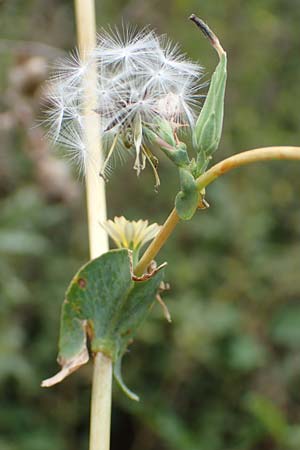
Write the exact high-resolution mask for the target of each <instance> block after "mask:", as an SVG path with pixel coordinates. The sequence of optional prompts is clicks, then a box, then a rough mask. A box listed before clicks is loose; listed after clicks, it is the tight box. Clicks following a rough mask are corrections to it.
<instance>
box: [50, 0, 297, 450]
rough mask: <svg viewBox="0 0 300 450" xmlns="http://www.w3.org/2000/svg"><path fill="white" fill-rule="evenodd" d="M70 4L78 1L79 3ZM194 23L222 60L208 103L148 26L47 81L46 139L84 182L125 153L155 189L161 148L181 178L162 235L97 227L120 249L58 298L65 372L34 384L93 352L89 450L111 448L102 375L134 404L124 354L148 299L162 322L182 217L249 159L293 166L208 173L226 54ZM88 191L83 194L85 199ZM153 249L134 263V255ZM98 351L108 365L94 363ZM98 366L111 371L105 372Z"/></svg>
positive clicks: (242, 157) (223, 166)
mask: <svg viewBox="0 0 300 450" xmlns="http://www.w3.org/2000/svg"><path fill="white" fill-rule="evenodd" d="M78 4H81V5H83V3H82V2H80V0H78ZM81 11H82V12H83V10H81ZM80 17H81V16H80ZM190 19H191V20H192V21H193V22H194V23H195V24H196V25H197V27H199V28H200V30H201V31H202V32H203V33H204V35H205V36H206V37H207V38H208V40H209V42H210V43H211V45H212V46H213V48H214V49H215V50H216V51H217V53H218V57H219V63H218V65H217V67H216V69H215V72H214V73H213V75H212V77H211V81H210V84H209V88H208V92H207V95H206V97H205V98H204V99H203V95H202V91H203V87H204V85H203V82H202V74H203V69H202V67H201V66H199V65H198V64H197V63H195V62H192V61H190V60H189V59H188V58H187V57H186V56H185V55H183V54H182V53H181V52H180V50H179V47H178V46H177V45H173V44H172V43H171V42H170V41H169V40H168V39H167V38H166V37H165V36H157V35H156V33H154V32H153V31H152V30H151V29H149V28H145V29H143V30H141V31H137V30H136V29H128V28H126V27H123V29H122V30H120V31H119V30H117V29H110V30H108V31H105V30H102V31H101V32H100V34H99V36H98V40H97V42H96V43H95V45H93V46H89V47H88V48H85V49H84V50H82V49H81V53H80V54H76V53H75V54H74V55H73V56H72V57H70V58H69V59H67V60H64V61H60V62H59V63H58V70H57V71H56V74H55V76H54V77H53V79H52V82H51V88H50V93H51V95H50V98H49V103H50V108H49V114H48V119H47V121H48V123H49V125H50V126H49V135H50V136H51V137H52V138H53V140H54V141H55V142H57V143H58V144H60V145H63V146H64V147H65V148H66V149H67V152H68V153H69V155H70V156H71V158H72V159H74V160H75V161H76V162H77V163H78V164H79V165H80V167H81V168H82V169H83V170H84V171H85V172H86V177H87V179H89V177H92V178H93V177H94V178H93V179H95V176H96V177H97V178H98V179H100V178H102V181H101V183H103V180H107V178H108V176H109V174H110V171H111V170H112V167H113V160H114V159H115V158H116V157H117V156H118V157H119V158H121V159H123V158H124V157H125V156H127V155H130V154H131V155H133V157H134V163H133V167H134V169H135V171H136V172H137V174H138V175H140V174H141V172H142V171H143V169H144V168H145V165H146V164H149V165H150V167H151V168H152V170H153V173H154V178H155V188H156V189H158V187H159V184H160V180H159V175H158V171H159V168H158V164H159V157H160V154H161V152H162V153H164V154H165V155H166V156H167V157H168V158H169V159H170V161H171V163H172V164H173V165H174V166H175V169H176V171H177V172H178V175H179V181H180V191H179V192H178V193H177V194H176V195H175V208H174V210H173V211H172V212H171V214H170V215H169V217H168V218H167V220H166V222H165V224H164V225H163V226H161V227H160V226H158V225H157V224H151V225H149V224H148V221H143V220H138V221H128V220H126V219H125V218H124V217H116V218H115V219H114V220H113V221H112V220H102V221H100V220H98V221H97V223H96V228H95V230H96V231H95V230H94V231H92V232H93V233H96V234H97V233H98V232H99V233H100V230H101V229H102V230H104V231H105V232H106V233H107V234H108V235H109V236H110V237H111V239H112V240H113V241H114V243H115V245H116V246H117V249H116V250H110V251H105V252H99V251H97V249H96V252H94V253H93V252H92V255H95V253H96V255H97V257H96V258H93V259H92V260H91V261H90V262H88V263H87V264H86V265H85V266H83V267H82V268H81V269H79V271H78V272H77V274H76V275H75V276H74V278H73V280H72V281H71V283H70V285H69V288H68V290H67V292H66V296H65V300H64V303H63V307H62V315H61V329H60V339H59V356H58V362H59V363H60V365H61V366H62V369H61V371H60V372H59V373H58V374H57V375H55V376H54V377H52V378H50V379H48V380H45V381H44V382H43V384H42V385H43V386H52V385H53V384H55V383H58V382H60V381H62V380H63V379H64V378H65V377H66V376H67V375H69V374H70V373H71V372H73V371H75V370H76V369H78V368H79V367H80V366H81V365H82V364H85V363H86V362H87V361H88V359H89V353H91V354H92V355H93V357H94V361H95V371H94V387H93V394H92V414H91V442H90V445H91V446H90V448H91V449H93V450H107V449H108V448H109V416H110V399H109V397H110V389H111V384H110V381H109V379H110V377H111V372H110V369H109V367H111V366H112V365H113V367H114V369H113V372H114V375H115V379H116V380H117V382H118V383H119V385H120V386H121V388H122V389H123V390H124V391H125V393H126V394H127V395H128V396H129V397H130V398H131V399H134V400H138V397H137V395H136V394H134V393H133V392H131V391H130V390H129V389H128V388H127V387H126V385H125V384H124V382H123V379H122V375H121V361H122V357H123V355H124V353H125V352H126V351H127V348H128V346H129V344H130V343H131V342H132V339H133V337H134V335H135V333H136V330H137V328H138V327H139V326H140V325H141V324H142V322H143V321H144V320H145V318H146V316H147V315H148V313H149V311H150V310H151V307H152V305H153V303H154V302H155V301H158V302H159V303H160V305H161V306H162V309H163V313H164V315H165V316H166V318H167V320H169V321H170V314H169V311H168V309H167V307H166V305H165V304H164V302H163V300H162V298H161V295H160V294H161V293H162V292H163V291H164V290H165V289H167V288H168V285H167V284H166V283H165V282H164V276H165V268H164V266H165V264H162V265H160V266H157V264H156V263H155V262H154V258H155V257H156V255H157V254H158V252H159V250H160V249H161V247H162V246H163V245H164V243H165V242H166V241H167V239H168V238H169V237H170V235H171V233H172V231H173V229H174V228H175V226H176V224H177V223H178V222H179V221H180V220H190V219H191V218H192V217H193V215H194V214H195V213H196V211H197V209H200V210H201V209H204V208H206V207H207V206H208V204H207V202H206V200H205V188H206V186H208V185H209V184H210V183H211V182H212V181H214V180H215V179H216V178H218V177H219V176H220V175H222V174H224V173H226V172H227V171H229V170H231V169H233V168H235V167H238V166H241V165H244V164H248V163H251V162H256V161H263V160H270V159H299V160H300V149H299V148H298V147H269V148H264V149H255V150H251V151H247V152H243V153H240V154H237V155H234V156H232V157H231V158H228V159H226V160H224V161H221V162H220V163H218V164H216V165H215V166H213V167H211V168H209V164H210V162H211V160H212V156H213V153H214V152H215V151H216V150H217V148H218V146H219V142H220V139H221V134H222V127H223V115H224V97H225V88H226V78H227V57H226V52H225V51H224V50H223V48H222V46H221V44H220V42H219V40H218V38H217V37H216V35H215V34H214V33H213V32H212V31H211V30H210V28H209V27H208V26H207V25H206V24H205V23H204V22H203V21H202V20H201V19H199V18H198V17H196V16H195V15H192V16H191V17H190ZM79 20H80V19H79ZM79 34H80V33H79ZM81 44H82V41H81ZM91 74H92V76H91ZM91 84H92V86H93V89H90V86H91ZM90 122H93V124H94V125H95V124H96V131H97V132H96V133H95V132H93V131H91V128H90ZM91 136H92V139H91ZM97 136H98V137H99V140H101V142H102V146H103V150H104V151H105V154H106V156H105V158H103V159H102V161H101V164H99V159H98V156H97V155H98V153H97V152H96V153H95V152H91V151H90V149H91V142H92V144H93V145H94V144H95V142H96V144H97ZM188 142H191V144H190V146H189V149H188V148H187V143H188ZM98 150H99V149H98ZM98 150H97V151H98ZM99 151H100V150H99ZM88 186H89V185H88ZM94 186H96V185H94ZM94 194H95V193H94V191H92V190H91V189H90V188H89V187H88V197H90V198H91V197H92V196H93V195H94ZM95 195H96V194H95ZM91 204H92V203H91ZM97 214H98V211H96V216H97ZM91 217H95V215H94V216H91ZM93 220H94V219H93ZM97 227H98V228H97ZM149 241H152V242H151V244H150V245H149V246H148V248H147V250H146V251H145V252H144V254H143V255H142V256H141V255H140V250H141V248H142V247H143V245H144V244H146V243H147V242H149ZM100 253H102V254H100ZM87 340H89V349H90V350H89V351H88V346H87ZM99 355H102V356H103V357H104V359H102V360H98V359H97V358H98V356H99ZM99 361H100V363H99ZM101 364H104V365H105V364H107V367H108V370H107V371H106V372H105V371H104V370H102V366H101ZM103 367H104V366H103Z"/></svg>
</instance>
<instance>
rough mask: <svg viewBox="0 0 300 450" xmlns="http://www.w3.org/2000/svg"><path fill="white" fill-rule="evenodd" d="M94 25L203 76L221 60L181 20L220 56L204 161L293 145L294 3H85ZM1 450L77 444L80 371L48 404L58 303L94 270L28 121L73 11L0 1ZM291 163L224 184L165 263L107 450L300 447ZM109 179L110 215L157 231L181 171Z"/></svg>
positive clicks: (77, 194)
mask: <svg viewBox="0 0 300 450" xmlns="http://www.w3.org/2000/svg"><path fill="white" fill-rule="evenodd" d="M96 3H97V16H98V25H99V26H102V25H107V24H115V23H120V22H121V20H122V18H123V19H124V21H125V22H130V23H133V24H137V25H139V26H144V25H145V24H151V25H152V26H153V27H154V28H156V29H157V30H158V32H160V33H167V34H168V35H169V36H170V37H171V38H172V39H174V40H175V41H179V42H180V43H181V45H182V48H183V50H184V51H186V52H187V53H188V54H189V55H190V56H191V57H192V58H194V59H196V60H199V61H200V62H201V63H202V64H203V65H204V66H205V68H206V79H207V80H208V79H209V76H210V74H211V72H212V70H213V69H214V67H215V65H216V62H217V58H216V55H215V53H214V52H213V50H212V49H211V48H210V46H209V44H208V42H207V41H206V40H205V39H204V38H203V37H202V36H201V35H200V33H199V32H198V31H197V30H196V28H195V27H194V25H193V24H191V23H190V22H189V21H188V20H187V17H188V16H189V15H190V14H191V13H192V12H194V13H196V14H198V15H200V16H201V17H202V18H203V19H204V20H206V21H207V22H208V23H209V24H210V26H211V27H212V28H213V29H214V30H215V31H216V33H217V34H218V35H219V37H220V38H221V40H222V43H223V45H224V47H225V48H226V49H227V51H228V57H229V79H228V90H227V96H226V116H225V130H224V135H223V139H222V143H221V148H220V150H219V151H218V153H217V154H216V160H217V159H221V158H224V157H225V156H228V155H231V154H233V153H235V152H238V151H241V150H246V149H250V148H253V147H257V146H263V145H276V144H277V145H283V144H286V145H289V144H290V145H297V144H298V145H299V123H300V113H299V101H300V83H299V80H300V59H299V55H300V39H299V23H300V2H299V0H248V1H243V2H242V1H239V0H227V1H224V0H223V1H220V0H215V1H211V0H207V1H204V0H201V1H200V0H197V1H196V0H163V1H162V0H143V1H141V0H131V1H125V0H114V1H113V2H112V1H104V0H101V1H100V0H96ZM0 30H1V31H0V33H1V39H0V56H1V65H0V86H1V97H0V133H1V152H0V255H1V257H0V270H1V277H0V323H1V327H0V404H1V409H0V450H53V449H57V450H74V449H76V450H83V449H87V448H88V423H89V400H90V382H91V369H92V367H91V364H89V365H88V366H85V367H83V368H82V369H81V370H80V371H79V372H77V373H76V374H73V375H72V376H71V377H70V378H68V379H67V380H65V381H64V382H63V383H62V384H60V385H58V386H56V387H54V388H51V389H49V390H46V389H44V390H43V389H41V388H40V387H39V384H40V381H41V380H42V379H43V378H46V377H48V376H50V375H52V374H53V373H55V371H56V370H57V365H56V362H55V359H56V354H57V340H58V330H59V314H60V306H61V303H62V300H63V295H64V291H65V288H66V286H67V285H68V283H69V280H70V279H71V277H72V275H73V273H74V272H75V271H76V270H77V269H78V267H79V266H80V265H81V264H82V263H84V262H86V261H87V259H88V247H87V227H86V214H85V198H84V184H83V181H82V179H80V177H78V175H77V174H76V173H75V172H73V170H72V169H71V168H70V167H69V165H68V164H67V163H66V162H65V160H64V159H62V158H60V159H59V158H58V157H57V155H56V154H55V152H52V151H51V149H50V148H49V145H48V144H47V142H46V141H45V140H42V139H41V137H42V135H43V131H42V130H41V128H39V127H38V126H37V125H38V121H39V118H40V117H41V110H42V108H43V102H42V100H41V98H42V91H43V87H44V85H45V83H44V82H45V79H47V77H48V65H49V64H51V63H53V60H54V59H55V58H56V57H57V56H60V55H61V54H62V52H63V51H67V50H69V49H71V48H73V47H74V45H75V39H76V37H75V29H74V15H73V3H72V1H70V0H1V1H0ZM299 173H300V165H299V163H296V162H282V163H280V162H272V163H268V164H265V165H255V166H251V167H247V168H243V169H240V170H239V171H236V172H232V173H230V174H229V175H227V176H226V177H224V178H222V179H220V180H218V181H217V182H216V183H215V184H214V185H212V186H211V187H210V188H209V190H208V193H207V199H208V201H209V202H210V204H211V208H210V209H209V210H207V211H204V212H199V213H198V214H197V215H196V217H195V218H194V219H193V220H192V221H191V222H189V223H186V224H182V225H180V226H179V227H178V229H177V230H176V232H175V234H174V237H173V239H172V240H171V241H170V242H168V244H167V246H166V247H165V248H164V250H163V251H162V253H161V254H160V256H159V261H163V260H168V261H169V267H168V281H169V282H170V283H171V287H172V289H171V291H170V292H169V293H167V294H166V295H165V297H164V299H165V301H166V302H167V304H168V306H169V309H170V311H171V314H172V317H173V323H172V325H169V324H168V323H167V322H166V321H165V320H164V319H163V317H162V312H161V310H160V308H159V307H158V306H156V307H155V308H154V309H153V313H152V315H151V317H150V318H149V320H148V321H147V322H146V324H145V325H144V327H143V329H141V330H140V331H139V334H138V338H137V340H136V342H135V344H134V345H133V346H132V347H131V351H130V353H129V354H128V356H127V357H126V358H125V361H124V378H125V380H126V382H127V383H128V385H129V387H130V388H132V389H133V390H135V391H136V392H137V393H138V394H139V395H140V396H141V399H142V400H141V402H140V404H135V403H134V402H132V401H130V400H129V399H127V398H126V397H124V395H123V394H122V393H121V392H120V391H119V389H118V388H117V387H115V389H114V399H113V415H112V422H113V435H112V450H120V449H122V450H298V449H299V448H300V352H299V347H300V201H299V198H300V177H299ZM160 176H161V180H162V185H161V188H160V191H159V193H158V194H155V192H154V189H153V185H154V182H153V177H152V173H151V171H150V170H149V169H147V170H146V171H145V172H144V173H143V174H142V176H141V177H140V178H136V177H135V176H134V175H133V171H132V161H128V162H127V163H126V164H125V165H124V166H123V167H117V168H116V170H115V172H114V175H113V176H112V178H111V180H110V181H109V183H108V185H107V194H108V205H109V206H108V210H109V216H110V217H113V216H114V215H125V216H126V217H127V218H129V219H138V218H144V219H150V220H151V221H158V222H159V223H161V222H162V221H163V220H164V218H165V217H166V215H167V213H168V212H169V210H170V209H171V208H172V204H173V198H174V194H175V193H176V189H177V187H178V180H177V174H176V172H175V170H174V169H173V167H172V165H171V164H169V162H168V161H166V160H165V159H163V160H162V161H161V165H160Z"/></svg>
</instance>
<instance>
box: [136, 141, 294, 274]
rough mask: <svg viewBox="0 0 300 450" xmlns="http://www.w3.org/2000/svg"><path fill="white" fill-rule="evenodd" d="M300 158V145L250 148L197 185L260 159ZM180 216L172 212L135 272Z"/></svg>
mask: <svg viewBox="0 0 300 450" xmlns="http://www.w3.org/2000/svg"><path fill="white" fill-rule="evenodd" d="M276 159H277V160H299V161H300V147H264V148H256V149H254V150H248V151H246V152H242V153H238V154H237V155H233V156H230V157H229V158H226V159H224V160H223V161H221V162H219V163H218V164H216V165H214V166H213V167H211V168H210V169H209V170H208V171H207V172H205V173H204V174H203V175H201V176H200V177H199V178H198V179H197V187H198V190H199V192H200V191H201V190H202V189H203V188H205V187H206V186H208V185H209V184H210V183H212V182H213V181H214V180H216V179H217V178H218V177H220V176H221V175H224V174H225V173H227V172H229V171H230V170H232V169H235V168H237V167H240V166H245V165H247V164H252V163H255V162H260V161H271V160H276ZM179 220H180V219H179V217H178V214H177V212H176V210H175V209H173V211H172V212H171V214H170V215H169V217H168V218H167V220H166V221H165V223H164V224H163V226H162V228H161V230H160V232H159V233H158V235H157V236H156V238H155V239H154V240H153V241H152V242H151V244H150V245H149V247H148V248H147V250H146V251H145V253H144V254H143V256H142V258H141V259H140V261H139V263H138V264H137V266H136V268H135V273H136V274H137V275H141V274H142V273H143V272H145V270H146V269H147V267H148V265H149V264H150V263H151V261H152V260H153V259H154V258H155V257H156V255H157V254H158V252H159V251H160V249H161V248H162V247H163V245H164V244H165V243H166V241H167V240H168V238H169V237H170V235H171V234H172V232H173V230H174V228H175V227H176V225H177V224H178V222H179Z"/></svg>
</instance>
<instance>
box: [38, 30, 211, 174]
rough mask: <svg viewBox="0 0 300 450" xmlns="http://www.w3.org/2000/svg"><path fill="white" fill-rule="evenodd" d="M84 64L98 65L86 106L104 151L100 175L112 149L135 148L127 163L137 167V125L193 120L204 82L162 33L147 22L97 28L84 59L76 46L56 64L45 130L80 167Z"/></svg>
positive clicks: (140, 132) (144, 153)
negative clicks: (139, 26)
mask: <svg viewBox="0 0 300 450" xmlns="http://www.w3.org/2000/svg"><path fill="white" fill-rule="evenodd" d="M90 67H96V69H97V91H96V93H95V94H96V97H97V107H96V108H95V109H94V110H93V111H90V113H91V114H95V112H96V113H97V114H98V115H99V127H100V129H101V134H102V139H103V143H104V147H105V150H106V152H107V157H106V160H105V163H104V167H103V168H102V174H103V176H105V175H106V174H107V172H109V171H110V169H111V167H110V164H111V160H112V157H113V156H115V155H116V154H117V153H118V152H119V154H128V153H130V151H131V150H133V151H134V152H135V154H136V156H135V163H134V168H135V169H136V171H137V173H138V174H139V173H140V171H141V170H142V169H143V168H144V166H145V162H146V160H148V161H149V148H145V147H146V144H145V139H144V130H145V128H150V129H152V128H155V127H156V125H157V122H159V119H161V118H163V119H165V120H167V121H169V123H170V124H171V126H172V129H173V130H174V133H176V130H177V128H182V129H189V127H191V126H192V125H193V123H194V120H195V115H196V112H197V108H198V109H199V99H200V96H199V90H200V88H201V87H202V86H203V85H201V82H200V80H201V76H202V68H201V67H200V66H199V65H198V64H196V63H194V62H191V61H190V60H188V59H187V58H186V56H185V55H183V54H182V53H181V52H180V49H179V47H178V46H177V45H173V44H172V43H171V42H170V41H169V40H168V39H167V38H166V37H165V36H157V35H156V34H155V33H154V32H153V31H152V30H150V29H148V28H145V29H143V30H141V31H138V30H136V29H134V28H128V27H125V26H123V28H122V29H121V30H118V29H117V28H115V29H109V30H108V31H105V30H102V31H101V33H100V34H99V36H98V42H97V46H96V48H95V49H94V51H93V52H92V53H91V54H90V55H89V56H88V58H86V59H85V61H84V62H83V61H81V60H80V57H79V55H78V54H77V53H76V52H75V53H73V54H72V55H71V56H70V57H69V58H66V59H64V60H60V61H59V62H58V63H57V65H56V72H55V74H54V76H53V79H52V81H51V87H50V95H49V103H50V107H49V111H48V116H47V119H46V122H48V124H49V125H50V126H49V135H50V136H51V137H52V138H53V140H54V141H55V142H58V143H60V144H61V145H63V146H66V147H67V148H68V149H69V152H70V153H71V155H72V157H73V158H74V159H76V160H77V161H78V162H79V164H80V165H81V166H82V167H84V166H85V161H86V159H87V158H88V157H89V155H88V151H87V149H86V148H85V139H84V127H83V124H84V121H85V119H88V117H85V115H86V114H87V111H86V110H84V108H83V105H84V104H85V92H84V79H85V75H86V73H87V72H88V71H89V68H90ZM147 146H148V147H149V145H148V144H147ZM150 154H151V152H150ZM150 164H151V162H150ZM96 169H97V170H99V169H100V168H96Z"/></svg>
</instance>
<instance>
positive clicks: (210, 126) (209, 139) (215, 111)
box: [193, 53, 227, 155]
mask: <svg viewBox="0 0 300 450" xmlns="http://www.w3.org/2000/svg"><path fill="white" fill-rule="evenodd" d="M226 66H227V58H226V53H224V54H223V55H222V56H221V59H220V62H219V64H218V66H217V68H216V70H215V72H214V74H213V76H212V79H211V84H210V88H209V91H208V94H207V97H206V101H205V103H204V106H203V108H202V111H201V113H200V115H199V117H198V120H197V122H196V125H195V128H194V132H193V141H194V145H195V147H196V149H197V151H198V152H205V153H206V154H207V155H211V154H212V153H213V152H214V151H216V150H217V148H218V146H219V142H220V139H221V135H222V128H223V116H224V97H225V87H226V78H227V71H226Z"/></svg>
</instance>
